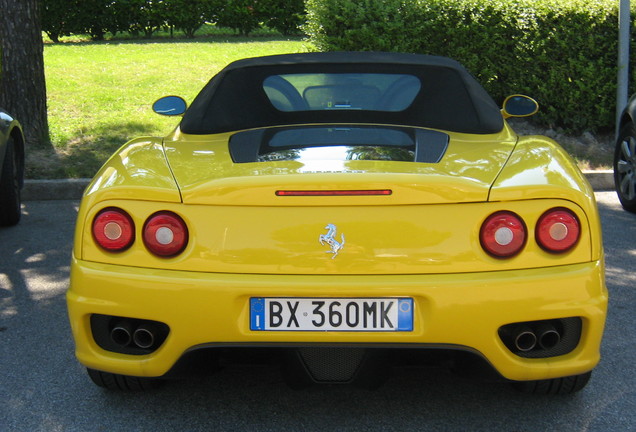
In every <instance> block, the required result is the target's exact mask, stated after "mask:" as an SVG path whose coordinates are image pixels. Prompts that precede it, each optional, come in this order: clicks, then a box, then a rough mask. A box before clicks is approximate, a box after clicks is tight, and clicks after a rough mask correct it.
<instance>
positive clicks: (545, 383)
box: [512, 372, 592, 395]
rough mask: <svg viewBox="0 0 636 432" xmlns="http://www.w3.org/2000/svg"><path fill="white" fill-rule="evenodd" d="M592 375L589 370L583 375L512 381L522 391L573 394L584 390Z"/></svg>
mask: <svg viewBox="0 0 636 432" xmlns="http://www.w3.org/2000/svg"><path fill="white" fill-rule="evenodd" d="M591 376H592V372H587V373H584V374H581V375H574V376H569V377H563V378H553V379H547V380H538V381H516V382H513V383H512V386H513V387H514V388H515V389H517V390H519V391H520V392H523V393H532V394H537V395H556V394H572V393H576V392H577V391H579V390H582V389H583V387H585V385H586V384H587V382H588V381H589V380H590V377H591Z"/></svg>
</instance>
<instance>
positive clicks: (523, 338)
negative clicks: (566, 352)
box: [499, 321, 563, 353]
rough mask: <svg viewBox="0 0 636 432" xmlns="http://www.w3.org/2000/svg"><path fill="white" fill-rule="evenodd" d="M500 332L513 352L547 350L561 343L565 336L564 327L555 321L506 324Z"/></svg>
mask: <svg viewBox="0 0 636 432" xmlns="http://www.w3.org/2000/svg"><path fill="white" fill-rule="evenodd" d="M499 334H500V336H501V338H502V340H503V342H504V343H505V345H506V346H507V347H508V348H509V349H510V350H511V351H512V352H515V353H529V352H531V351H544V352H545V351H550V350H552V349H554V348H555V347H557V345H559V343H560V342H561V340H562V338H563V329H562V327H561V326H559V325H557V324H555V323H554V322H553V321H536V322H528V323H518V324H509V325H506V326H504V327H502V328H501V329H500V331H499Z"/></svg>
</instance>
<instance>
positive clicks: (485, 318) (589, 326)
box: [67, 259, 607, 381]
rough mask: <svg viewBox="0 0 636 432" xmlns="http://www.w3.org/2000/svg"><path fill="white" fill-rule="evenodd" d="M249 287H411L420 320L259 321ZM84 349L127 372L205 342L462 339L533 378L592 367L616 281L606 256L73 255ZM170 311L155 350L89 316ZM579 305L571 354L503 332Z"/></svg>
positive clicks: (517, 374) (157, 369)
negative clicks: (198, 258) (187, 258)
mask: <svg viewBox="0 0 636 432" xmlns="http://www.w3.org/2000/svg"><path fill="white" fill-rule="evenodd" d="M251 297H412V298H413V299H414V329H413V331H412V332H395V333H367V332H356V333H336V332H269V331H251V330H250V317H249V304H250V301H249V299H250V298H251ZM67 301H68V309H69V316H70V321H71V328H72V331H73V336H74V338H75V342H76V355H77V357H78V359H79V361H80V362H81V363H82V364H84V365H85V366H87V367H89V368H92V369H97V370H102V371H107V372H112V373H118V374H124V375H132V376H144V377H157V376H162V375H164V374H166V373H168V372H169V371H170V370H171V368H172V367H173V366H174V365H175V364H176V363H177V362H178V361H179V359H180V358H181V357H182V356H183V355H184V354H185V353H187V352H189V351H192V350H194V349H196V348H199V347H202V346H312V345H332V346H333V345H337V346H365V345H366V346H374V347H382V346H387V347H389V346H401V347H411V346H412V347H418V348H421V347H427V346H430V347H440V346H444V347H449V346H450V347H454V348H456V349H460V350H466V351H471V352H477V353H479V354H480V355H481V356H482V357H483V358H484V359H485V360H486V361H487V362H488V363H490V364H491V365H492V366H493V368H494V369H495V370H496V371H497V372H498V373H499V374H501V375H502V376H503V377H505V378H507V379H511V380H518V381H523V380H536V379H548V378H556V377H561V376H570V375H576V374H580V373H584V372H587V371H589V370H591V369H593V368H594V367H595V366H596V364H597V363H598V361H599V359H600V352H599V351H600V343H601V337H602V333H603V327H604V323H605V316H606V308H607V291H606V288H605V283H604V273H603V263H602V261H597V262H591V263H585V264H577V265H568V266H561V267H552V268H545V269H533V270H516V271H502V272H484V273H469V274H447V275H397V276H395V275H394V276H390V275H382V276H377V275H374V276H334V275H324V276H315V275H312V276H299V275H292V276H287V275H242V274H210V273H197V272H182V271H174V270H156V269H142V268H135V267H122V266H114V265H108V264H97V263H91V262H86V261H80V260H75V259H74V260H73V262H72V266H71V286H70V289H69V291H68V293H67ZM94 314H101V315H107V316H121V317H131V318H134V319H139V320H152V321H158V322H161V323H165V324H166V325H167V326H168V327H169V329H170V330H169V333H168V335H167V338H166V339H165V341H164V342H163V343H162V344H161V346H160V347H158V348H157V349H156V350H155V351H153V352H152V353H150V354H142V355H133V354H123V353H116V352H112V351H109V350H105V349H103V348H101V347H100V346H99V345H98V344H97V343H96V341H95V339H94V337H93V333H92V330H91V316H92V315H94ZM567 317H580V318H581V322H582V332H581V336H580V340H579V343H578V344H577V345H576V347H575V348H574V349H573V350H571V351H570V352H569V353H567V354H565V355H557V356H554V357H549V358H522V357H520V356H518V355H515V354H513V353H512V352H511V351H510V350H509V349H508V348H507V347H506V346H505V344H504V343H503V342H502V340H501V338H500V336H499V334H498V330H499V329H500V328H501V327H502V326H504V325H507V324H510V323H517V322H525V321H536V320H552V319H559V318H567Z"/></svg>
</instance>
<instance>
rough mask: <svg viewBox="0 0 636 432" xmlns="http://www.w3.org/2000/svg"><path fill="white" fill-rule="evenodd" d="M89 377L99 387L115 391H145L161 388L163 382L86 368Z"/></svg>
mask: <svg viewBox="0 0 636 432" xmlns="http://www.w3.org/2000/svg"><path fill="white" fill-rule="evenodd" d="M86 371H87V372H88V376H89V377H90V378H91V380H92V381H93V382H94V383H95V384H96V385H98V386H100V387H104V388H105V389H108V390H115V391H144V390H152V389H155V388H157V387H159V386H160V385H161V383H162V381H160V380H158V379H153V378H140V377H133V376H127V375H118V374H113V373H109V372H102V371H98V370H95V369H89V368H86Z"/></svg>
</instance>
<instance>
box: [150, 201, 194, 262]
mask: <svg viewBox="0 0 636 432" xmlns="http://www.w3.org/2000/svg"><path fill="white" fill-rule="evenodd" d="M144 244H145V245H146V247H147V248H148V250H149V251H150V252H152V253H153V254H155V255H159V256H162V257H171V256H175V255H178V254H179V253H181V252H182V251H183V249H185V247H186V246H187V244H188V227H187V226H186V224H185V222H184V221H183V219H181V218H180V217H179V216H177V215H176V214H174V213H172V212H167V211H162V212H158V213H155V214H154V215H152V216H150V218H148V220H147V221H146V225H144Z"/></svg>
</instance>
